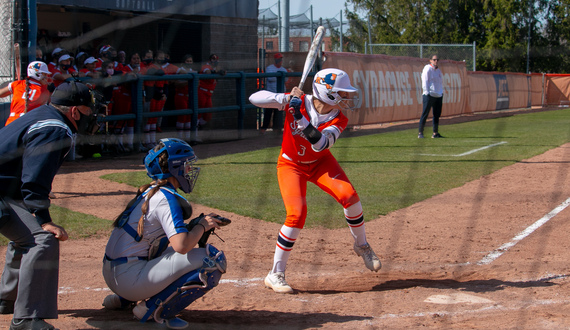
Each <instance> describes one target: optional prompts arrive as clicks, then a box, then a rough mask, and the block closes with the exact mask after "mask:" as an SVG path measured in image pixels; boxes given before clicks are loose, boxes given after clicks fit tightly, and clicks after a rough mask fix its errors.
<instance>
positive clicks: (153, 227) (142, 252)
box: [105, 186, 188, 259]
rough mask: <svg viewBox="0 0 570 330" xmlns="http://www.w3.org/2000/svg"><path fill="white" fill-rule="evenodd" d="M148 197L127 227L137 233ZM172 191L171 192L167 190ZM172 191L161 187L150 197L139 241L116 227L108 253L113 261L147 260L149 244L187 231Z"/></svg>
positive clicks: (138, 206)
mask: <svg viewBox="0 0 570 330" xmlns="http://www.w3.org/2000/svg"><path fill="white" fill-rule="evenodd" d="M152 187H153V186H151V187H150V188H149V189H148V190H147V191H145V192H144V195H145V197H144V198H141V199H140V201H139V202H138V204H137V205H136V206H135V207H134V209H133V211H132V212H131V214H130V215H129V220H128V222H127V224H125V226H131V227H132V228H133V229H134V230H135V231H136V230H137V227H138V222H139V219H140V217H141V215H142V210H141V207H142V205H143V200H144V199H146V198H147V197H146V194H147V193H148V191H149V190H150V189H152ZM168 190H169V191H168ZM173 192H174V190H173V189H172V188H167V187H161V188H160V190H158V191H157V192H156V193H155V194H154V196H152V197H151V198H150V201H149V207H148V213H147V214H146V215H145V217H144V220H143V221H144V231H143V237H142V239H141V240H140V242H137V241H135V239H134V238H133V237H132V236H131V235H130V234H129V233H128V232H127V231H126V230H125V229H124V228H115V229H113V232H112V233H111V237H110V238H109V242H108V243H107V247H106V248H105V254H106V255H107V257H108V258H110V259H117V258H121V257H144V258H146V257H148V251H149V248H150V244H151V243H152V242H153V241H154V240H155V239H157V238H158V237H160V236H162V235H165V234H166V237H168V238H169V239H170V237H172V236H173V235H175V234H178V233H183V232H188V230H187V229H186V224H185V223H184V219H183V215H182V207H181V206H180V204H179V203H178V201H177V200H176V196H175V195H174V194H173Z"/></svg>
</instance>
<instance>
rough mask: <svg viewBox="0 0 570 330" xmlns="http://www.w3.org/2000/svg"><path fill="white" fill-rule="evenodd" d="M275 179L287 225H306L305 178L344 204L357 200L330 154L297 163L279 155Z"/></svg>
mask: <svg viewBox="0 0 570 330" xmlns="http://www.w3.org/2000/svg"><path fill="white" fill-rule="evenodd" d="M277 179H278V180H279V189H280V190H281V197H282V198H283V203H284V204H285V209H286V211H287V218H286V219H285V226H287V227H294V228H303V226H304V225H305V219H306V218H307V182H312V183H314V184H316V185H317V186H318V187H319V188H321V189H322V190H323V191H325V192H326V193H327V194H329V195H331V196H332V197H333V198H334V199H335V200H336V201H337V202H338V203H339V204H341V205H342V206H343V207H344V208H348V207H350V206H351V205H353V204H356V203H358V202H359V201H360V198H359V197H358V194H357V193H356V190H354V187H353V186H352V183H350V180H348V177H347V176H346V174H345V173H344V170H343V169H342V168H341V167H340V165H339V164H338V162H337V161H336V159H335V158H334V156H333V155H331V154H329V155H327V156H324V157H323V158H321V159H319V160H318V161H316V162H315V163H311V164H299V163H296V162H293V161H289V160H287V159H285V158H283V157H279V160H278V161H277Z"/></svg>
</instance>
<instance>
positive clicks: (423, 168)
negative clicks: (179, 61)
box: [104, 109, 570, 228]
mask: <svg viewBox="0 0 570 330" xmlns="http://www.w3.org/2000/svg"><path fill="white" fill-rule="evenodd" d="M440 131H441V132H442V134H443V135H444V136H445V137H446V138H444V139H431V138H426V139H417V130H416V129H410V130H404V131H398V132H390V133H382V134H374V135H367V136H360V137H351V138H346V137H345V138H341V139H339V140H338V141H337V143H336V144H335V145H334V147H333V148H332V149H331V150H332V152H333V154H334V155H335V156H336V157H337V159H338V161H339V162H340V164H341V166H342V167H343V168H344V169H345V171H346V172H347V174H348V177H349V178H350V179H351V182H352V183H353V185H354V186H355V188H356V190H357V191H358V193H359V195H360V198H361V200H362V204H363V207H364V211H365V218H366V219H367V220H369V219H373V218H376V217H378V216H380V215H385V214H387V213H389V212H391V211H394V210H397V209H400V208H404V207H406V206H409V205H412V204H414V203H416V202H419V201H422V200H425V199H427V198H429V197H431V196H434V195H436V194H440V193H443V192H445V191H447V190H449V189H451V188H455V187H459V186H461V185H463V184H465V183H466V182H469V181H472V180H475V179H477V178H480V177H481V176H484V175H487V174H490V173H492V172H494V171H496V170H498V169H500V168H502V167H505V166H508V165H512V164H514V163H516V162H519V161H521V160H523V159H526V158H530V157H533V156H536V155H539V154H541V153H543V152H545V151H547V150H549V149H552V148H555V147H558V146H560V145H562V144H564V143H566V142H568V141H569V140H570V110H568V109H563V110H556V111H548V112H539V113H530V114H522V115H516V116H509V117H503V118H497V119H489V120H481V121H474V122H467V123H461V124H454V125H442V126H441V127H440ZM425 132H426V136H428V137H429V136H430V135H431V134H430V133H431V127H426V131H425ZM500 142H506V143H504V144H500V145H498V146H495V147H490V148H487V149H484V150H482V151H479V152H475V153H472V154H469V155H465V156H461V157H459V156H453V155H459V154H462V153H466V152H469V151H471V150H474V149H478V148H482V147H485V146H489V145H491V144H495V143H500ZM278 154H279V148H269V149H264V150H257V151H253V152H247V153H240V154H232V155H226V156H219V157H213V158H208V159H203V160H200V161H199V166H201V167H202V171H201V173H200V177H199V178H198V183H197V185H196V188H195V190H194V192H193V193H192V194H191V195H190V196H188V198H189V199H190V200H191V201H192V202H194V203H198V204H203V205H207V206H209V207H213V208H217V209H221V210H226V211H230V212H234V213H237V214H241V215H245V216H249V217H253V218H257V219H263V220H266V221H271V222H276V223H282V222H283V221H284V218H285V208H284V206H283V202H282V200H281V195H280V193H279V187H278V184H277V177H276V168H275V166H276V160H277V156H278ZM199 156H200V155H198V157H199ZM127 176H128V178H127ZM104 178H106V179H110V180H114V181H120V182H125V183H129V184H132V185H133V186H139V185H142V184H144V183H147V182H148V177H147V176H146V175H145V173H144V172H140V173H136V174H135V175H133V174H113V175H107V176H105V177H104ZM307 200H308V209H309V211H308V217H307V223H306V226H308V227H315V226H324V227H327V228H337V227H342V226H345V225H346V224H345V221H344V217H343V212H342V208H341V207H340V206H339V205H338V204H337V203H336V202H335V201H334V200H333V199H332V198H331V197H330V196H329V195H327V194H326V193H324V192H323V191H321V190H320V189H318V188H316V187H315V186H314V185H312V184H309V186H308V191H307ZM450 202H451V201H450Z"/></svg>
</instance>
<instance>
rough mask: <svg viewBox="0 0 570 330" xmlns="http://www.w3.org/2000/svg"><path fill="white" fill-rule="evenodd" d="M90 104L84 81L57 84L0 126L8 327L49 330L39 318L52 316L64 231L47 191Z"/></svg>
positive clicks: (3, 308)
mask: <svg viewBox="0 0 570 330" xmlns="http://www.w3.org/2000/svg"><path fill="white" fill-rule="evenodd" d="M52 104H55V105H56V106H57V107H58V108H56V107H55V106H53V105H52ZM61 105H63V106H66V107H67V108H61V107H59V106H61ZM91 105H92V97H91V93H90V91H89V88H87V86H85V85H83V84H81V83H76V82H72V83H63V84H62V85H60V86H58V88H57V89H56V90H55V91H54V93H53V95H52V100H51V104H48V105H44V106H41V107H39V108H37V109H35V110H33V111H30V112H28V113H27V114H26V115H25V116H22V117H21V118H19V119H18V120H15V121H14V122H13V123H11V124H10V125H8V126H6V127H4V128H2V129H0V204H1V205H0V206H1V208H0V209H1V213H0V233H1V234H2V235H4V236H5V237H7V238H8V239H9V240H10V243H9V245H8V248H7V252H6V263H5V266H4V272H3V273H2V278H1V280H0V281H1V282H0V299H1V302H0V313H2V314H10V313H12V312H13V313H14V319H13V320H12V323H11V326H10V329H32V328H33V329H35V328H41V329H44V328H45V329H52V328H53V327H52V326H51V325H50V324H48V323H46V322H45V321H43V319H54V318H57V291H58V274H59V240H65V239H67V233H66V232H65V229H63V227H60V226H58V225H56V224H54V223H53V222H52V219H51V216H50V212H49V206H50V200H49V193H50V191H51V185H52V182H53V179H54V177H55V175H56V173H57V171H58V170H59V168H60V166H61V165H62V163H63V161H64V159H65V156H66V155H67V153H68V152H70V150H71V146H72V134H73V133H75V132H76V131H77V127H78V123H79V119H85V118H84V117H87V118H89V117H91V116H92V113H91V109H90V108H88V107H90V106H91ZM80 106H82V107H80ZM62 109H67V111H62ZM79 127H81V126H79Z"/></svg>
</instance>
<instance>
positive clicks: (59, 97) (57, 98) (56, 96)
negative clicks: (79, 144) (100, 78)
mask: <svg viewBox="0 0 570 330" xmlns="http://www.w3.org/2000/svg"><path fill="white" fill-rule="evenodd" d="M51 103H53V104H59V105H65V106H81V105H83V106H87V107H90V108H91V114H90V115H86V114H84V113H82V112H81V111H79V120H77V121H76V123H77V132H78V133H79V134H82V135H93V134H95V132H97V131H98V130H99V127H100V125H99V122H98V119H99V118H101V117H103V116H104V113H105V112H104V109H105V108H106V104H105V102H104V97H103V94H101V93H99V92H97V91H94V90H91V89H90V88H89V87H87V85H85V84H82V83H80V82H75V81H71V82H65V83H63V84H61V85H59V86H58V87H57V88H56V89H55V90H54V92H53V94H52V96H51Z"/></svg>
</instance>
